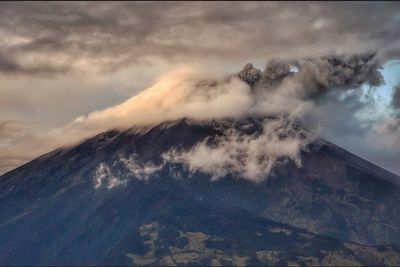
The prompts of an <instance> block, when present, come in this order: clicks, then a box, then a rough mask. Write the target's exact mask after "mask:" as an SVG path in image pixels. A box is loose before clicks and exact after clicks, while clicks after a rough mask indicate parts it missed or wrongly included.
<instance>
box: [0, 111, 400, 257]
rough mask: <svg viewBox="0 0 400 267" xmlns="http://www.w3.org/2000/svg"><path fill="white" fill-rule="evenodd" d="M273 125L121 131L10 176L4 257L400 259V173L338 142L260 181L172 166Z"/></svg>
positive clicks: (180, 125) (0, 185) (0, 224)
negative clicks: (207, 142) (173, 158)
mask: <svg viewBox="0 0 400 267" xmlns="http://www.w3.org/2000/svg"><path fill="white" fill-rule="evenodd" d="M262 120H263V119H261V118H248V119H243V120H240V121H232V120H219V121H207V122H196V121H192V120H188V119H182V120H179V121H175V122H167V123H163V124H160V125H157V126H155V127H151V128H144V127H143V128H132V129H129V130H125V131H118V130H112V131H108V132H105V133H102V134H99V135H97V136H95V137H93V138H91V139H88V140H85V141H83V142H82V143H80V144H79V145H77V146H74V147H71V148H66V149H59V150H56V151H53V152H51V153H48V154H46V155H43V156H42V157H39V158H38V159H36V160H33V161H32V162H30V163H27V164H25V165H24V166H21V167H20V168H17V169H15V170H13V171H11V172H9V173H7V174H5V175H3V176H1V177H0V189H1V190H0V264H2V265H26V264H66V265H71V264H80V265H82V264H139V265H141V264H149V265H152V264H153V265H154V264H166V265H171V264H173V263H174V264H184V265H185V264H200V265H204V264H207V265H208V264H211V263H214V264H217V263H220V264H238V265H243V263H246V264H248V265H257V264H260V265H265V264H276V265H282V264H288V263H298V264H303V265H304V264H305V265H307V264H323V265H328V264H336V265H337V264H342V265H343V264H367V265H383V264H386V265H396V264H397V265H398V264H400V258H399V255H400V252H399V249H398V248H397V247H396V246H400V232H399V229H398V227H397V226H398V225H399V222H400V211H399V208H398V207H397V203H399V201H400V194H399V193H400V189H399V186H398V185H397V184H396V183H395V181H396V180H397V179H398V177H397V176H396V175H394V174H391V173H389V172H387V171H385V170H383V169H381V168H379V167H376V166H374V165H372V164H370V163H368V162H366V161H364V160H362V159H360V158H358V157H356V156H354V155H352V154H350V153H348V152H346V151H344V150H342V149H340V148H338V147H336V146H334V145H333V144H330V143H328V142H325V141H323V140H315V141H314V142H313V143H311V144H310V145H309V147H308V148H307V149H306V152H303V153H302V155H301V157H302V165H301V167H299V166H298V165H296V164H295V163H293V162H291V161H289V162H287V163H286V164H282V165H279V166H277V167H276V168H274V170H273V172H272V173H270V175H269V177H268V179H265V180H264V181H262V182H259V183H255V182H253V181H250V180H248V179H242V178H240V177H234V176H231V175H228V176H227V177H225V178H223V179H219V180H217V181H210V176H209V175H206V174H204V173H202V172H198V171H196V172H190V171H189V170H188V169H187V168H185V167H183V166H182V165H181V164H177V163H163V159H162V157H161V155H162V154H163V153H164V152H167V151H169V150H170V149H183V150H185V149H190V148H191V147H193V146H194V145H195V144H197V143H198V142H199V141H202V140H204V139H205V138H207V137H209V138H211V140H212V139H213V138H214V139H215V138H216V137H218V136H223V135H224V133H225V131H224V130H225V129H227V128H235V129H238V130H239V131H241V132H242V133H243V134H252V133H254V132H259V131H262V127H261V121H262ZM132 155H133V157H131V156H132ZM383 245H385V246H383Z"/></svg>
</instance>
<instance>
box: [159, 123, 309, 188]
mask: <svg viewBox="0 0 400 267" xmlns="http://www.w3.org/2000/svg"><path fill="white" fill-rule="evenodd" d="M312 139H313V137H312V135H310V134H306V133H305V132H304V131H303V130H296V128H295V127H294V126H293V124H292V123H291V122H290V121H288V119H287V118H284V117H280V118H279V119H276V120H265V122H264V124H263V132H262V133H261V134H260V135H257V134H254V135H243V134H241V133H240V132H238V131H237V130H234V129H230V130H229V131H228V132H227V133H226V134H225V135H224V136H223V137H221V138H218V139H217V140H216V141H215V143H214V144H208V140H204V141H203V142H200V143H199V144H197V145H195V146H194V147H193V148H191V149H190V150H188V151H177V150H171V151H169V152H167V153H165V154H163V155H162V157H163V158H164V160H165V161H167V162H173V163H182V164H184V165H185V166H186V167H188V169H189V170H190V171H191V172H195V171H200V172H203V173H206V174H209V175H211V176H212V177H213V179H214V180H215V179H218V178H220V177H224V176H226V175H228V174H230V175H233V176H238V177H241V178H247V179H249V180H252V181H256V182H258V181H262V180H264V179H266V178H267V177H268V175H269V174H270V173H271V171H272V169H273V167H275V166H276V165H277V164H280V163H284V162H285V161H287V160H292V161H294V162H295V163H296V164H297V165H298V166H300V165H301V158H300V151H301V150H302V149H303V148H305V146H306V145H307V144H309V142H310V141H311V140H312Z"/></svg>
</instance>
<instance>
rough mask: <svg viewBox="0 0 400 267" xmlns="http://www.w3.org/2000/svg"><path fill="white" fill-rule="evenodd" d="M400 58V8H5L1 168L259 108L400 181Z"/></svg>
mask: <svg viewBox="0 0 400 267" xmlns="http://www.w3.org/2000/svg"><path fill="white" fill-rule="evenodd" d="M399 56H400V4H399V3H396V2H388V3H382V2H379V3H378V2H365V3H355V2H354V3H353V2H341V3H337V2H326V3H315V2H310V3H285V2H283V3H280V2H233V3H228V2H185V3H183V2H176V3H175V2H109V3H105V2H98V3H97V2H69V3H64V2H57V3H45V2H29V3H17V2H15V3H11V2H2V3H0V174H1V173H5V172H7V171H8V170H11V169H13V168H15V167H17V166H19V165H21V164H23V163H25V162H27V161H29V160H31V159H33V158H34V157H36V156H39V155H40V154H42V153H45V152H48V151H50V150H53V149H55V148H57V147H59V146H65V145H70V144H73V143H75V142H78V141H79V140H81V139H82V138H86V137H89V136H92V135H94V134H97V133H99V132H101V131H104V130H107V129H110V128H120V127H131V126H134V125H153V124H156V123H159V122H162V121H165V120H172V119H178V118H182V117H189V118H193V119H212V118H223V117H241V116H246V115H249V114H262V115H275V114H286V115H288V116H289V117H291V118H296V119H298V120H300V121H302V122H303V123H304V125H305V127H306V128H307V129H309V130H312V131H313V132H315V133H316V134H318V135H319V136H322V137H323V138H326V139H327V140H329V141H331V142H334V143H336V144H338V145H340V146H342V147H344V148H345V149H347V150H349V151H351V152H353V153H355V154H357V155H359V156H361V157H363V158H365V159H367V160H370V161H372V162H373V163H375V164H378V165H379V166H382V167H384V168H387V169H389V170H391V171H393V172H395V173H397V174H400V167H399V166H400V164H399V158H400V157H399V155H400V76H399V74H400V61H399ZM248 62H250V63H252V64H253V67H252V66H251V65H246V63H248ZM245 65H246V67H245V68H244V66H245ZM243 68H244V69H243ZM240 71H241V72H240ZM239 72H240V75H233V76H232V74H238V73H239ZM261 141H262V140H261ZM249 142H250V141H249ZM236 144H237V143H236ZM246 144H248V143H246ZM239 145H241V144H239ZM279 145H280V147H283V144H279ZM288 151H291V150H290V149H289V150H288ZM206 152H207V151H206ZM288 154H290V153H288ZM181 156H182V155H181ZM202 164H203V162H202ZM200 167H201V166H200ZM246 171H247V170H246Z"/></svg>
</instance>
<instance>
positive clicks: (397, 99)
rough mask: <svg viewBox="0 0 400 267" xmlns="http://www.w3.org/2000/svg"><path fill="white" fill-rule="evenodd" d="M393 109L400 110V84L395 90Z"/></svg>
mask: <svg viewBox="0 0 400 267" xmlns="http://www.w3.org/2000/svg"><path fill="white" fill-rule="evenodd" d="M392 107H393V108H394V109H400V84H398V85H396V86H395V87H394V88H393V96H392Z"/></svg>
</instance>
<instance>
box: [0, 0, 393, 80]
mask: <svg viewBox="0 0 400 267" xmlns="http://www.w3.org/2000/svg"><path fill="white" fill-rule="evenodd" d="M399 11H400V4H398V3H393V2H392V3H374V2H368V3H351V2H350V3H348V2H346V3H332V2H330V3H278V2H266V3H257V2H234V3H230V2H214V3H212V2H187V3H183V2H148V3H146V2H116V3H115V2H113V3H106V2H100V3H99V2H97V3H96V2H61V3H46V2H29V3H7V2H3V3H1V4H0V25H1V26H0V33H1V36H2V38H0V55H3V58H4V55H7V58H5V59H2V61H3V62H2V63H0V64H1V69H0V71H1V72H6V73H14V74H18V73H28V74H41V73H51V72H52V71H53V72H55V73H58V72H64V71H66V70H69V69H70V68H79V67H81V68H82V69H84V68H94V69H96V70H100V71H113V70H116V69H119V68H121V67H126V66H128V65H130V64H139V63H140V64H144V63H148V62H151V61H152V60H155V59H157V60H167V61H177V60H189V59H195V58H203V57H217V58H229V59H239V60H246V59H249V58H254V57H259V56H260V55H263V57H265V58H270V57H277V58H287V57H289V58H304V57H310V56H318V55H323V54H331V53H335V52H340V53H348V54H351V53H355V52H360V50H361V51H363V50H374V49H379V57H381V58H383V59H385V58H387V57H389V56H390V57H397V56H399V55H400V49H399V48H398V47H400V46H399V40H400V38H399V37H400V18H399V15H398V14H399V13H400V12H399ZM356 50H357V51H356ZM25 65H28V66H29V68H26V67H21V66H25Z"/></svg>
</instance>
